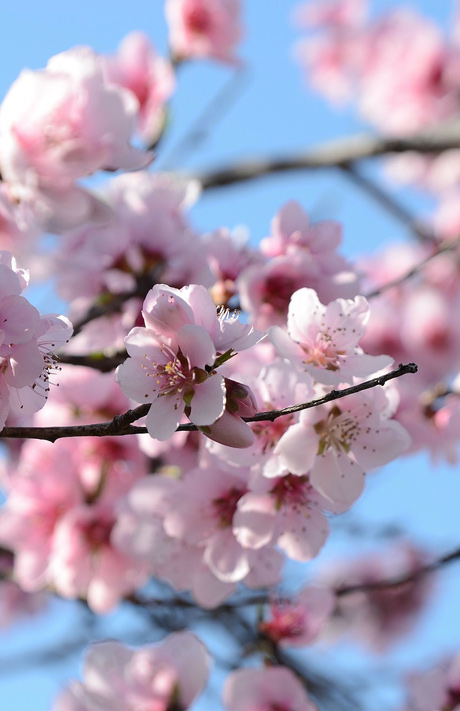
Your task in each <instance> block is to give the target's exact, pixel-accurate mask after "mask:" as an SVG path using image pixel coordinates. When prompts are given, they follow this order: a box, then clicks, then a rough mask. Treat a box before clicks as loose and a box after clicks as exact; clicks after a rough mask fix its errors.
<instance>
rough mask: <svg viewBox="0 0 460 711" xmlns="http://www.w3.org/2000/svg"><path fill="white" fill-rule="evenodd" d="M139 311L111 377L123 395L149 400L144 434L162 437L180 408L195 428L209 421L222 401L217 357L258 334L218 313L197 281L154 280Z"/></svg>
mask: <svg viewBox="0 0 460 711" xmlns="http://www.w3.org/2000/svg"><path fill="white" fill-rule="evenodd" d="M142 313H143V317H144V322H145V325H146V327H145V328H142V327H138V328H134V329H132V331H131V332H130V333H129V334H128V336H127V337H126V339H125V343H126V348H127V351H128V355H129V356H130V358H129V359H128V360H127V361H125V363H124V364H123V365H121V366H119V367H118V369H117V374H116V377H117V381H118V382H119V383H120V386H121V388H122V390H123V392H124V393H125V394H126V395H128V397H131V398H132V399H133V400H135V401H136V402H150V403H151V405H150V410H149V412H148V415H147V419H146V426H147V429H148V431H149V434H150V435H151V436H152V437H155V438H156V439H160V440H166V439H168V438H169V437H170V436H171V435H172V434H173V432H174V431H175V430H176V428H177V426H178V424H179V422H180V420H181V418H182V415H183V413H184V411H185V412H186V414H187V416H188V417H189V419H190V420H191V422H193V423H194V424H195V425H197V426H198V427H202V426H207V425H212V424H213V423H214V422H215V421H216V420H218V419H219V417H221V416H222V415H223V413H224V410H225V404H226V394H225V381H224V379H223V377H222V376H221V375H218V374H217V373H216V371H215V367H217V365H219V360H218V358H219V357H222V358H224V360H226V359H228V357H230V356H231V354H232V353H233V350H234V349H237V348H238V349H244V348H249V347H250V346H252V345H254V344H255V343H256V342H257V341H259V340H260V338H261V335H262V334H260V333H258V332H257V331H254V330H253V329H252V328H251V327H250V326H247V325H245V324H241V323H238V322H237V321H236V320H232V319H230V320H228V319H226V318H225V316H226V314H225V313H224V314H223V316H222V315H221V317H220V318H219V316H218V314H217V312H216V308H215V306H214V303H213V301H212V298H211V296H210V294H209V292H208V291H207V290H206V289H205V288H204V287H202V286H198V285H192V286H190V287H184V288H182V289H180V290H178V289H173V288H171V287H168V286H165V285H162V284H160V285H156V286H155V287H154V288H153V289H151V290H150V292H149V293H148V294H147V296H146V298H145V301H144V309H143V312H142Z"/></svg>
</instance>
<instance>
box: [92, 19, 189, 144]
mask: <svg viewBox="0 0 460 711" xmlns="http://www.w3.org/2000/svg"><path fill="white" fill-rule="evenodd" d="M104 73H105V76H106V78H107V81H108V82H110V83H113V84H117V85H118V86H121V87H124V88H125V89H129V91H131V92H132V93H133V94H134V96H135V97H136V99H137V100H138V102H139V115H138V131H139V133H140V135H141V137H142V138H143V139H144V141H146V142H147V144H148V145H152V144H153V143H154V142H155V140H156V139H157V138H158V136H159V134H160V132H161V130H162V127H163V124H164V122H165V118H166V117H165V114H166V102H167V101H168V99H170V98H171V96H172V94H173V92H174V89H175V77H174V71H173V68H172V66H171V63H170V62H169V61H168V60H167V59H164V58H162V57H159V56H158V55H157V53H156V51H155V49H154V47H153V46H152V44H151V43H150V40H149V38H148V37H147V36H146V35H145V34H143V33H142V32H131V33H130V34H129V35H127V36H126V37H125V38H124V40H123V42H122V43H121V45H120V47H119V50H118V54H117V55H116V56H115V57H107V58H105V62H104Z"/></svg>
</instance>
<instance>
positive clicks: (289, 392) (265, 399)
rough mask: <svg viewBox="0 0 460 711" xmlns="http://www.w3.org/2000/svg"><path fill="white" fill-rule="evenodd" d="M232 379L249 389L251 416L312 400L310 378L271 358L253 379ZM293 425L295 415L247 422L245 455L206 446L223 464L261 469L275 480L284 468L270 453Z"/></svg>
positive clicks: (296, 419)
mask: <svg viewBox="0 0 460 711" xmlns="http://www.w3.org/2000/svg"><path fill="white" fill-rule="evenodd" d="M235 377H237V378H238V379H239V380H243V381H245V382H246V383H247V384H248V385H250V387H251V390H252V392H253V393H254V397H255V403H256V408H255V412H266V411H269V410H279V409H282V408H284V407H288V406H290V405H292V404H294V403H300V402H306V401H307V400H308V399H310V398H311V397H313V387H312V381H311V378H310V376H309V375H308V374H300V373H298V372H296V371H295V370H293V369H292V368H291V366H290V365H289V364H288V363H287V362H286V361H283V360H281V359H280V358H275V359H274V361H273V362H272V363H270V364H269V365H266V366H263V367H262V369H261V370H260V372H259V373H258V375H257V377H255V376H247V375H246V376H245V375H241V374H236V375H235ZM295 422H298V415H296V414H290V415H282V416H281V417H277V418H276V419H275V420H273V421H270V420H263V421H260V422H251V423H250V425H249V427H250V428H251V430H252V432H253V444H252V446H251V447H250V448H248V449H247V450H245V451H241V450H237V449H234V448H230V447H225V446H219V445H214V444H211V443H207V447H208V450H209V451H211V452H213V453H214V454H216V455H217V456H218V457H219V458H220V459H222V460H224V461H225V462H229V463H231V464H233V465H235V466H247V465H248V464H249V465H250V466H251V467H254V466H257V467H261V468H262V471H264V472H266V473H267V476H268V475H269V474H270V476H278V475H280V474H281V473H282V472H283V471H284V467H283V466H282V465H281V464H280V462H279V457H278V456H277V455H276V454H275V451H274V450H275V447H276V445H277V443H278V440H279V439H280V438H281V437H282V435H283V434H284V433H285V432H286V431H287V430H288V428H289V427H290V426H291V425H292V424H294V423H295ZM211 439H213V438H212V437H211ZM221 444H225V443H224V442H222V443H221ZM268 473H269V474H268Z"/></svg>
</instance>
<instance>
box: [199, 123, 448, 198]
mask: <svg viewBox="0 0 460 711" xmlns="http://www.w3.org/2000/svg"><path fill="white" fill-rule="evenodd" d="M451 148H460V131H459V128H458V126H456V125H453V126H450V127H443V128H442V129H438V130H437V131H436V130H435V131H430V132H426V133H420V134H417V135H415V136H411V137H407V138H385V137H382V136H373V135H370V134H360V135H355V136H349V137H346V138H339V139H335V140H333V141H328V142H327V143H323V144H322V145H319V146H317V147H315V148H312V149H310V150H303V151H302V150H299V151H296V152H295V153H293V154H291V155H287V156H281V157H278V158H276V157H273V158H268V157H260V158H252V159H248V160H241V161H237V162H236V163H231V164H230V165H227V166H224V167H223V168H218V169H217V170H207V171H203V172H202V173H198V174H196V175H189V176H188V177H190V178H195V179H198V180H199V181H200V183H201V185H202V188H203V190H211V189H213V188H221V187H224V186H226V185H232V184H234V183H241V182H245V181H247V180H254V179H256V178H261V177H264V176H267V175H272V174H274V173H285V172H289V171H296V170H306V169H308V170H317V169H320V168H337V167H341V166H343V165H347V164H350V163H354V162H355V161H360V160H364V159H367V158H376V157H379V156H385V155H391V154H394V153H407V152H410V151H416V152H418V153H424V154H430V153H431V154H433V153H434V154H436V153H440V152H441V151H446V150H449V149H451Z"/></svg>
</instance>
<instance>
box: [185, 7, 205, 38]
mask: <svg viewBox="0 0 460 711" xmlns="http://www.w3.org/2000/svg"><path fill="white" fill-rule="evenodd" d="M185 23H186V25H187V27H188V28H189V30H190V31H191V32H195V33H197V34H206V33H207V32H208V31H209V29H210V26H211V16H210V14H209V12H208V10H207V9H206V8H205V7H203V5H198V6H197V5H195V7H191V8H188V9H187V10H186V11H185Z"/></svg>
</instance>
